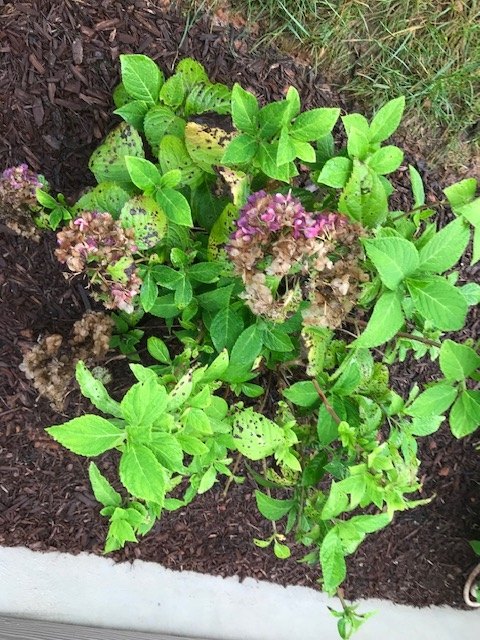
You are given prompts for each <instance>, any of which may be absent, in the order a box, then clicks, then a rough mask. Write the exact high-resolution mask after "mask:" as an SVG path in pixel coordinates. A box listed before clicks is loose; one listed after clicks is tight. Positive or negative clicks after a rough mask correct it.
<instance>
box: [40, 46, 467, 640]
mask: <svg viewBox="0 0 480 640" xmlns="http://www.w3.org/2000/svg"><path fill="white" fill-rule="evenodd" d="M121 68H122V83H121V84H120V85H119V86H118V87H117V89H116V91H115V93H114V100H115V104H116V107H117V109H116V111H115V113H116V114H117V115H118V116H120V117H121V118H122V119H123V122H122V123H121V124H119V125H117V126H116V127H115V128H114V129H113V130H112V132H111V133H110V134H109V135H108V136H107V138H106V140H105V141H104V142H103V143H102V144H101V145H100V147H99V148H98V149H97V150H96V151H95V152H94V153H93V155H92V157H91V160H90V169H91V170H92V172H93V174H94V176H95V178H96V180H97V182H98V184H97V186H95V187H94V188H91V189H89V190H87V192H86V193H84V195H83V196H82V197H81V198H80V199H79V200H78V201H77V202H75V203H73V204H71V205H68V206H67V215H66V216H65V218H67V217H68V216H71V217H72V221H71V222H69V223H68V225H67V226H66V227H64V228H63V229H61V231H60V232H59V234H58V240H59V248H58V250H57V255H58V257H59V259H60V260H61V261H62V262H64V263H65V264H66V265H67V267H68V268H70V269H71V270H72V271H73V272H75V273H78V272H85V273H87V275H88V276H89V277H90V280H91V283H92V287H93V290H94V291H97V295H98V296H99V297H100V299H102V300H103V301H104V302H105V305H106V307H107V308H110V309H112V308H116V309H119V310H122V311H123V312H127V314H129V315H128V316H127V315H126V316H125V317H128V318H129V320H128V322H127V323H126V324H125V326H126V329H125V331H130V330H134V328H135V323H136V321H137V319H138V318H139V317H141V315H142V314H144V313H148V314H151V315H153V316H156V317H158V318H160V319H162V321H163V322H164V325H165V330H164V332H163V335H164V336H165V335H167V334H168V335H169V337H168V340H167V342H168V346H167V344H166V342H164V341H163V340H162V339H160V338H159V337H157V336H150V337H149V339H148V342H147V347H148V351H149V353H150V355H151V356H153V358H155V360H156V364H154V365H151V366H142V365H139V364H132V365H131V367H132V371H133V374H134V375H135V377H136V379H137V382H136V383H135V384H134V386H132V388H131V389H130V390H129V391H128V392H127V394H126V395H125V396H124V398H123V399H122V400H121V402H117V401H116V400H114V399H112V398H111V397H110V396H109V394H108V392H107V390H106V388H105V386H104V385H103V383H102V382H101V381H99V380H97V379H96V378H95V377H94V376H93V375H91V374H90V373H89V372H88V370H87V369H86V368H85V366H84V365H83V364H82V363H79V364H78V365H77V379H78V382H79V384H80V387H81V389H82V392H83V393H84V394H85V395H86V396H87V397H88V398H90V400H91V401H92V403H93V404H94V405H95V406H96V407H97V409H98V410H99V411H100V412H102V413H104V414H105V415H106V416H107V417H99V416H97V415H85V416H82V417H80V418H75V419H74V420H71V421H69V422H67V423H65V424H63V425H60V426H54V427H51V428H49V433H50V434H51V435H52V436H53V437H54V438H55V439H56V440H57V441H59V442H60V443H62V444H64V445H65V446H66V447H68V448H69V449H71V450H72V451H74V452H75V453H78V454H79V455H83V456H86V457H89V458H90V457H94V456H96V455H98V454H100V453H103V452H104V451H106V450H109V449H116V450H117V451H119V452H120V454H121V458H120V465H119V475H120V481H121V483H122V484H123V487H124V492H123V493H122V494H120V493H119V492H117V491H116V490H114V489H113V488H112V486H111V485H110V484H109V482H108V480H107V479H106V478H104V477H103V476H102V475H101V473H100V470H99V468H98V467H97V466H95V463H93V462H92V463H91V466H90V479H91V482H92V488H93V491H94V494H95V496H96V497H97V499H98V501H99V502H100V503H101V504H102V505H103V509H102V514H103V515H105V516H106V517H107V518H109V521H110V529H109V533H108V537H107V547H106V550H107V551H110V550H113V549H116V548H119V547H121V546H122V545H123V544H124V543H125V542H127V541H135V540H136V539H137V537H138V536H139V535H144V534H146V533H147V531H149V530H150V529H151V527H152V526H153V523H154V522H155V520H156V519H157V518H159V517H160V516H161V514H162V513H163V512H164V511H169V510H174V509H178V508H181V507H183V506H185V505H186V504H188V503H189V502H190V501H191V500H193V499H194V497H195V495H196V494H198V493H202V492H204V491H207V490H209V489H210V488H211V487H212V486H213V485H214V484H215V483H216V482H217V480H218V478H219V477H221V476H222V475H224V476H227V477H229V478H230V479H232V478H233V479H234V480H235V481H241V478H238V477H237V476H236V470H237V468H238V464H239V461H240V458H241V457H243V458H244V459H245V460H246V465H245V466H246V469H247V470H248V472H249V473H250V475H251V477H252V478H253V480H254V481H255V482H256V483H257V485H258V490H257V491H256V492H255V499H256V503H257V506H258V509H259V511H260V513H261V514H262V515H263V516H264V517H265V518H266V519H268V520H270V521H272V524H273V529H272V536H270V537H269V538H267V539H266V540H255V541H254V542H255V544H257V545H258V546H260V547H272V548H273V551H274V553H275V554H276V555H277V556H278V557H279V558H287V557H288V556H289V555H290V545H291V544H293V543H295V542H297V543H299V544H302V545H304V546H305V547H306V548H307V555H306V556H305V557H304V558H303V561H304V562H307V563H311V564H314V565H319V569H320V573H321V578H320V582H321V584H322V586H323V588H324V589H325V590H326V591H327V592H329V593H336V592H337V593H338V594H339V595H340V597H341V601H342V605H343V607H342V611H341V612H335V615H337V617H338V629H339V632H340V635H341V636H342V638H348V637H350V635H351V633H352V632H353V631H354V630H355V629H356V628H357V627H358V626H359V625H360V624H361V623H362V622H363V621H364V619H365V616H362V615H360V614H358V613H357V612H356V609H355V608H354V607H351V606H350V605H347V604H346V603H345V601H344V600H343V597H342V592H341V584H342V582H343V580H344V579H345V576H346V562H345V558H346V557H347V556H348V555H350V554H352V553H353V552H354V551H355V550H356V549H357V548H358V546H359V545H360V544H361V542H362V541H363V540H364V538H365V537H366V536H367V535H369V534H371V533H374V532H375V531H378V530H379V529H381V528H383V527H386V526H388V524H389V523H390V522H391V521H392V519H393V518H394V516H395V513H396V512H397V511H402V510H405V509H410V508H412V507H415V506H418V505H420V504H423V503H425V502H428V501H429V500H430V499H433V496H432V497H422V498H421V499H419V498H418V493H417V492H418V490H419V489H421V482H420V480H419V466H420V462H419V460H418V458H417V440H418V438H420V437H424V436H428V435H430V434H432V433H434V432H435V431H436V430H437V429H438V428H439V427H440V425H441V424H442V423H443V422H444V421H445V420H446V419H447V417H448V418H449V422H450V426H451V430H452V433H453V435H454V436H455V437H464V436H466V435H468V434H470V433H473V432H474V431H475V430H476V429H477V428H478V427H479V425H480V390H479V389H478V382H479V380H480V371H479V366H480V355H479V353H478V345H477V344H475V343H474V342H473V341H465V342H461V341H460V342H459V341H456V340H455V339H454V335H453V334H452V333H451V332H454V331H458V330H460V329H462V327H463V326H464V324H465V322H466V318H467V313H468V309H469V307H471V306H473V305H476V304H478V302H479V300H480V285H478V284H477V283H474V282H470V283H467V284H463V285H460V284H459V283H458V275H459V274H458V271H456V266H457V265H458V263H459V261H460V260H462V259H464V258H463V256H464V254H465V252H466V250H467V247H468V246H469V243H470V241H471V240H472V239H473V252H472V257H471V262H472V264H475V263H476V262H478V260H479V259H480V231H479V228H480V198H478V197H476V190H477V182H476V180H474V179H467V180H462V181H461V182H459V183H456V184H453V185H450V186H449V187H447V188H446V189H445V192H444V193H445V198H446V199H445V200H444V201H442V202H438V203H430V204H428V205H427V204H426V198H425V189H424V185H423V182H422V178H421V176H420V174H419V173H418V171H417V169H416V168H415V167H414V166H412V165H409V166H408V172H409V176H410V180H411V187H412V198H411V206H410V207H409V208H408V209H406V210H403V211H398V210H393V211H392V210H391V209H390V206H389V201H390V198H391V196H392V194H393V193H394V191H395V175H393V178H392V177H391V174H395V172H396V171H397V170H398V169H399V167H401V166H402V164H403V162H404V158H403V152H402V151H401V150H400V149H399V148H398V147H396V146H394V145H393V144H389V143H388V140H389V138H390V137H391V136H392V134H393V133H394V132H395V130H396V128H397V126H398V124H399V122H400V120H401V117H402V113H403V108H404V99H403V98H401V97H400V98H397V99H395V100H392V101H391V102H389V103H387V104H386V105H384V106H383V107H381V108H380V109H378V110H377V112H376V113H375V115H374V117H373V118H372V119H371V120H370V121H368V120H367V119H366V118H365V117H364V116H363V115H361V114H358V113H352V114H346V115H342V116H341V119H340V120H341V122H340V120H339V117H340V109H337V108H318V109H311V110H308V111H302V108H301V101H300V96H299V94H298V92H297V90H296V89H295V88H293V87H291V88H290V89H289V90H288V92H287V93H286V96H285V99H284V100H281V101H278V102H274V103H271V104H267V105H264V106H261V105H260V104H259V102H258V100H257V97H255V96H254V95H252V93H250V92H248V91H245V90H244V89H243V88H242V87H241V86H240V85H238V84H236V85H234V87H233V89H232V90H230V89H229V88H228V87H226V86H224V85H221V84H218V83H212V82H211V81H210V80H209V78H208V76H207V74H206V72H205V70H204V69H203V67H202V66H201V65H200V64H199V63H198V62H196V61H194V60H191V59H186V60H182V61H181V62H180V63H179V64H178V66H177V69H176V72H175V74H174V75H172V76H171V77H170V78H168V79H165V77H164V74H163V72H162V71H161V70H160V69H159V68H158V66H157V65H156V64H155V62H154V61H153V60H151V59H149V58H147V57H145V56H143V55H124V56H121ZM340 126H343V129H344V132H345V135H346V144H345V145H341V146H339V145H337V143H336V132H337V130H338V127H340ZM385 143H386V144H385ZM388 176H390V177H388ZM37 186H38V185H37ZM28 196H29V197H30V198H31V196H32V193H31V191H29V192H28ZM37 197H38V200H39V206H40V207H42V206H43V207H44V208H45V207H46V206H47V205H46V203H47V202H48V203H49V204H50V206H53V205H52V202H53V203H57V202H59V200H58V199H57V200H55V199H53V198H52V197H51V196H48V197H49V198H52V200H51V201H50V200H48V198H46V196H45V189H40V188H39V189H38V190H37ZM62 206H63V205H62ZM439 207H444V208H445V210H446V211H448V220H449V222H448V224H447V225H446V226H445V227H444V228H442V229H439V228H438V223H437V222H436V218H435V214H436V211H437V210H438V208H439ZM47 209H48V206H47ZM62 219H64V218H63V217H62ZM54 222H55V220H54ZM130 312H132V313H130ZM140 335H141V334H140ZM173 345H176V346H173ZM407 354H408V355H410V356H411V357H412V358H422V357H429V358H431V359H432V360H436V361H437V362H438V364H439V369H438V374H437V375H436V376H435V379H432V380H431V381H429V382H427V383H425V384H422V386H421V387H420V386H419V385H418V384H417V383H416V382H415V380H413V381H412V382H413V384H412V386H411V389H410V391H409V393H408V394H407V395H406V396H401V395H399V394H398V393H397V392H396V391H395V390H394V389H393V388H392V387H391V386H390V384H389V365H390V364H392V363H393V362H395V361H397V360H398V359H402V358H405V357H406V355H407ZM273 392H275V393H276V394H277V395H278V396H279V397H281V398H282V400H281V401H279V402H277V403H276V404H275V408H272V409H269V410H268V412H267V411H266V410H265V407H266V406H267V402H266V397H265V396H266V395H268V394H270V393H273ZM224 397H226V398H228V399H229V404H227V403H226V402H225V400H224ZM256 398H258V400H256ZM234 459H235V463H233V466H232V462H233V460H234ZM227 482H228V483H229V482H230V480H228V481H227ZM228 486H229V485H228V484H227V488H228ZM180 487H182V489H180ZM185 487H187V488H186V489H185ZM280 523H282V526H283V529H281V528H280V527H281V524H280ZM281 531H283V533H282V532H281Z"/></svg>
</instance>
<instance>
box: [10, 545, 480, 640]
mask: <svg viewBox="0 0 480 640" xmlns="http://www.w3.org/2000/svg"><path fill="white" fill-rule="evenodd" d="M327 601H328V600H327V598H326V597H325V596H324V595H323V594H321V593H319V592H317V591H314V590H313V589H307V588H305V587H287V588H283V587H281V586H278V585H274V584H270V583H267V582H257V581H256V580H252V579H246V580H245V581H244V582H243V583H240V582H239V581H238V579H237V578H226V579H223V578H220V577H214V576H209V575H201V574H197V573H193V572H190V571H183V572H176V571H171V570H169V569H165V568H164V567H161V566H160V565H157V564H154V563H149V562H141V561H136V562H134V563H133V564H128V563H124V564H115V563H114V562H113V561H112V560H111V559H108V558H101V557H97V556H93V555H88V554H80V555H79V556H72V555H68V554H64V553H56V552H55V553H38V552H33V551H30V550H29V549H24V548H0V614H4V615H9V616H17V617H24V618H34V619H39V620H49V621H55V622H69V623H72V624H83V625H89V626H98V627H113V628H118V629H132V630H138V631H151V632H152V631H153V632H157V633H167V634H168V633H170V634H172V635H188V636H193V637H197V638H212V639H213V640H338V636H337V633H336V625H335V621H334V619H333V618H332V616H331V615H330V613H329V612H328V610H327V608H326V606H325V605H326V604H327ZM328 603H329V604H332V605H333V606H334V607H335V608H337V609H338V608H339V606H338V603H337V602H336V601H328ZM361 609H362V610H364V611H369V610H373V609H375V610H377V611H378V613H377V615H376V616H374V617H372V618H371V619H370V620H368V621H367V623H366V624H365V625H364V627H363V630H361V631H360V632H359V633H358V634H357V635H356V636H355V638H356V640H372V639H375V640H405V639H406V638H408V640H454V639H456V638H461V639H462V640H479V638H480V610H476V611H457V610H454V609H449V608H447V607H432V608H428V609H413V608H410V607H404V606H396V605H393V604H391V603H390V602H386V601H380V600H376V601H375V600H372V601H363V602H361Z"/></svg>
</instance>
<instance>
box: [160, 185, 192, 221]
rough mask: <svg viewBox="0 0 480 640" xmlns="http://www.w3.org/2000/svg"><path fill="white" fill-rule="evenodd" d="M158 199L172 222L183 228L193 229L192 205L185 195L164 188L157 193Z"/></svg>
mask: <svg viewBox="0 0 480 640" xmlns="http://www.w3.org/2000/svg"><path fill="white" fill-rule="evenodd" d="M156 198H157V203H158V205H159V206H160V207H161V208H162V210H163V211H164V212H165V214H166V216H167V218H168V219H169V220H170V222H174V223H175V224H178V225H180V226H183V227H193V220H192V212H191V210H190V205H189V204H188V200H187V199H186V198H185V196H184V195H183V194H181V193H180V192H179V191H175V189H170V188H168V187H164V188H162V189H159V190H158V191H157V195H156Z"/></svg>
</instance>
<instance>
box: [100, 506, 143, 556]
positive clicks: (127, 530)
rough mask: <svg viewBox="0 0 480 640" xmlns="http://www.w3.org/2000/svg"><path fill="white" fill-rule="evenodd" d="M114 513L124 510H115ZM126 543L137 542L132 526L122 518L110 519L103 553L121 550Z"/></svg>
mask: <svg viewBox="0 0 480 640" xmlns="http://www.w3.org/2000/svg"><path fill="white" fill-rule="evenodd" d="M115 511H116V512H117V511H125V509H116V510H115ZM126 542H138V540H137V538H136V536H135V531H134V530H133V527H132V525H131V524H130V523H129V522H127V521H126V520H124V519H123V518H117V519H115V520H113V519H112V521H111V522H110V527H109V528H108V533H107V541H106V543H105V553H110V552H112V551H117V550H118V549H121V548H122V547H123V546H124V545H125V543H126Z"/></svg>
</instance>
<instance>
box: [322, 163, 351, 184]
mask: <svg viewBox="0 0 480 640" xmlns="http://www.w3.org/2000/svg"><path fill="white" fill-rule="evenodd" d="M352 167H353V164H352V161H351V160H350V158H343V157H341V156H338V157H337V158H331V159H330V160H327V162H326V163H325V164H324V165H323V168H322V170H321V171H320V174H319V175H318V177H317V182H320V183H321V184H326V185H327V186H328V187H334V188H336V189H342V188H343V187H344V186H345V185H346V184H347V182H348V178H349V176H350V174H351V173H352Z"/></svg>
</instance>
